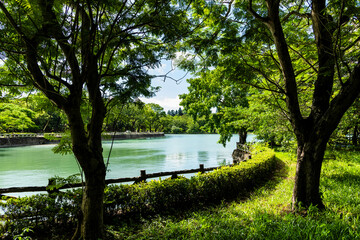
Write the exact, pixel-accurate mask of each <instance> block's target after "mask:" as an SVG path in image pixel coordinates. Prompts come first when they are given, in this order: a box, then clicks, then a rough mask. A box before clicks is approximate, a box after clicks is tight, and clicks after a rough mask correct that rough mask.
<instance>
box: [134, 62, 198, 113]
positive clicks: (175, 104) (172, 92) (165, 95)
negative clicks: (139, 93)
mask: <svg viewBox="0 0 360 240" xmlns="http://www.w3.org/2000/svg"><path fill="white" fill-rule="evenodd" d="M171 68H172V65H171V62H170V61H165V62H163V63H162V66H161V67H160V68H158V69H154V70H152V71H151V74H154V75H158V76H160V75H165V74H166V73H167V72H169V71H170V70H171ZM168 76H169V77H172V78H174V79H180V78H182V77H184V76H185V78H183V79H182V80H181V81H179V82H176V81H174V80H173V79H171V78H166V79H165V80H164V77H157V78H154V79H153V80H152V86H154V87H157V86H160V87H161V89H160V91H159V92H157V93H156V96H155V97H152V98H144V97H141V98H140V99H141V101H143V102H145V103H156V104H159V105H160V106H162V107H163V108H164V111H166V112H167V111H168V110H172V109H173V110H176V109H179V107H180V105H179V103H180V99H179V97H178V95H179V94H183V93H187V92H188V90H187V87H188V86H189V84H188V83H187V82H186V79H188V78H190V77H191V75H190V73H188V74H186V72H184V71H182V70H179V69H175V70H174V71H172V72H171V73H170V74H169V75H168Z"/></svg>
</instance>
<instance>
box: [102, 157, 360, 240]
mask: <svg viewBox="0 0 360 240" xmlns="http://www.w3.org/2000/svg"><path fill="white" fill-rule="evenodd" d="M334 154H335V155H336V160H333V159H330V160H326V161H325V162H324V164H323V170H322V178H321V192H322V194H323V199H324V203H325V205H326V207H327V209H326V210H325V211H322V212H319V211H317V209H316V208H310V210H308V211H307V212H306V213H305V212H304V213H303V214H294V213H292V212H291V205H290V203H291V195H292V189H293V184H294V175H295V168H296V159H295V156H294V155H292V154H289V153H277V155H276V156H277V157H278V158H279V159H280V160H281V161H282V162H283V164H284V168H283V170H281V171H279V172H278V173H277V174H276V177H275V178H274V179H273V180H272V181H270V182H268V183H267V184H266V185H265V186H263V187H261V188H260V189H258V190H256V191H255V192H253V193H252V194H251V196H250V197H249V198H248V199H238V200H236V201H233V202H224V203H222V204H220V205H219V206H215V207H209V208H208V209H205V210H199V211H196V212H194V211H193V212H185V213H181V214H179V215H177V216H167V217H164V216H162V217H161V216H158V217H156V218H153V219H150V220H143V221H142V222H141V223H132V224H129V223H128V224H125V223H122V224H120V225H112V226H108V227H107V228H108V232H109V233H111V235H112V236H113V237H114V238H115V239H360V220H359V217H360V153H357V152H341V153H339V152H336V153H334Z"/></svg>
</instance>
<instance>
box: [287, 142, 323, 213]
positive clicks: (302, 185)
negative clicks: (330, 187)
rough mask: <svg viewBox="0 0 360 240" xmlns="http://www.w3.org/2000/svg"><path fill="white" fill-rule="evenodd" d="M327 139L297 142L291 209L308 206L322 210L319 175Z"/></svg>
mask: <svg viewBox="0 0 360 240" xmlns="http://www.w3.org/2000/svg"><path fill="white" fill-rule="evenodd" d="M328 140H329V139H328V138H325V137H324V138H322V139H317V140H316V141H315V142H314V141H311V140H307V141H305V142H304V143H299V142H298V147H297V165H296V175H295V185H294V190H293V196H292V204H293V209H298V208H301V207H304V208H308V207H309V206H311V205H313V206H317V207H318V208H319V209H322V208H324V204H323V202H322V198H321V195H320V191H319V190H320V189H319V188H320V174H321V165H322V162H323V158H324V154H325V150H326V143H327V142H328Z"/></svg>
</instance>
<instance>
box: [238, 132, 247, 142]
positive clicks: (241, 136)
mask: <svg viewBox="0 0 360 240" xmlns="http://www.w3.org/2000/svg"><path fill="white" fill-rule="evenodd" d="M246 138H247V131H246V130H245V129H241V130H239V143H240V144H245V143H246Z"/></svg>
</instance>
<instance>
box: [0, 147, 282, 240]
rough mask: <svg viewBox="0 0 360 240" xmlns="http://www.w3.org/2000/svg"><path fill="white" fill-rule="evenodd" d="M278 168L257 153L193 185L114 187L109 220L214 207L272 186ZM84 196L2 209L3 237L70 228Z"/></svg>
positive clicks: (34, 199)
mask: <svg viewBox="0 0 360 240" xmlns="http://www.w3.org/2000/svg"><path fill="white" fill-rule="evenodd" d="M276 167H277V161H276V159H275V153H274V151H273V150H271V149H268V148H260V149H257V153H256V154H255V155H253V157H252V159H251V160H248V161H246V162H241V163H240V164H238V165H235V166H231V167H230V166H226V167H221V168H219V169H217V170H214V171H212V172H209V173H204V174H201V173H199V174H197V175H196V176H194V177H191V178H190V179H187V178H184V177H179V178H177V179H165V180H152V181H150V182H147V183H145V182H143V183H139V184H133V185H111V186H108V187H107V188H106V190H105V202H104V203H105V217H106V218H105V219H107V220H110V219H114V218H113V217H114V216H118V215H120V216H122V217H134V216H136V217H140V216H149V215H153V214H158V213H166V214H168V213H170V214H171V213H175V212H177V211H179V210H184V209H189V208H193V207H201V206H205V205H209V204H215V203H218V202H220V201H222V200H229V199H233V198H235V197H238V196H247V194H248V193H249V192H250V191H251V190H253V189H254V188H256V187H257V186H258V185H259V184H262V183H263V182H265V181H267V180H269V178H270V177H271V176H272V174H273V172H274V170H275V169H276ZM81 198H82V196H81V190H75V191H67V192H65V193H60V194H52V196H49V195H47V194H39V195H35V196H30V197H25V198H19V199H11V200H8V201H7V202H3V203H0V208H2V209H3V210H4V212H5V217H4V221H5V224H3V225H2V224H0V237H5V236H6V235H7V236H9V237H14V236H15V235H17V234H21V233H22V231H24V229H25V228H30V229H34V230H35V231H36V232H41V231H46V230H48V229H52V230H54V231H55V232H56V231H57V230H59V229H64V228H71V227H75V225H76V216H77V215H78V212H79V209H80V205H81Z"/></svg>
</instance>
